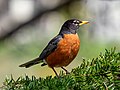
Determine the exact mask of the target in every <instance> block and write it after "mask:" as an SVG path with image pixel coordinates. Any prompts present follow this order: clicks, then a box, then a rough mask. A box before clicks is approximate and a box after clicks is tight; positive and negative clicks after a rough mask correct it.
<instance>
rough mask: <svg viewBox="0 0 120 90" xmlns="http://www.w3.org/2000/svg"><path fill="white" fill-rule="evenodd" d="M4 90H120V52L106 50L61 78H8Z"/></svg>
mask: <svg viewBox="0 0 120 90" xmlns="http://www.w3.org/2000/svg"><path fill="white" fill-rule="evenodd" d="M1 89H3V90H120V52H116V50H115V48H112V49H111V50H107V49H105V53H104V54H100V55H99V56H98V57H97V58H93V59H92V60H91V59H89V60H86V59H83V62H82V63H81V64H80V66H78V67H77V68H74V69H73V70H72V71H71V73H70V74H67V75H65V74H64V73H63V72H61V73H60V77H59V78H57V77H56V76H55V77H53V78H52V76H48V77H46V78H41V77H40V78H36V77H35V76H32V78H30V77H28V76H27V75H26V76H24V77H22V76H21V77H19V78H18V79H17V80H14V79H13V77H12V76H11V78H6V79H5V81H4V83H3V87H1Z"/></svg>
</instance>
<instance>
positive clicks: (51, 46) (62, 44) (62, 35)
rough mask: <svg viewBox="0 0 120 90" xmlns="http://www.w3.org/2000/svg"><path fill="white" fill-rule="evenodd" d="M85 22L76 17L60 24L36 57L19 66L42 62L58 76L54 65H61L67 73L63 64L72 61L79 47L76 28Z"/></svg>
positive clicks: (85, 22)
mask: <svg viewBox="0 0 120 90" xmlns="http://www.w3.org/2000/svg"><path fill="white" fill-rule="evenodd" d="M87 23H88V21H80V20H77V19H71V20H67V21H66V22H65V23H64V24H63V25H62V28H61V30H60V32H59V34H58V35H57V36H56V37H54V38H53V39H52V40H51V41H50V42H49V43H48V45H47V46H46V47H45V49H44V50H43V51H42V53H41V54H40V56H39V57H38V58H36V59H34V60H32V61H29V62H27V63H24V64H22V65H20V66H19V67H25V68H28V67H30V66H33V65H35V64H38V63H42V64H41V66H45V65H48V66H49V67H50V68H52V70H53V71H54V72H55V74H56V76H58V74H57V72H56V71H55V69H54V67H61V68H62V69H63V70H64V71H65V72H66V73H68V71H67V70H66V69H65V68H64V66H67V65H69V64H70V63H71V62H72V61H73V59H74V58H75V57H76V55H77V53H78V51H79V47H80V39H79V37H78V35H77V30H78V29H79V27H80V26H81V25H83V24H87Z"/></svg>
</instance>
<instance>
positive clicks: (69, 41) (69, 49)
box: [46, 34, 80, 67]
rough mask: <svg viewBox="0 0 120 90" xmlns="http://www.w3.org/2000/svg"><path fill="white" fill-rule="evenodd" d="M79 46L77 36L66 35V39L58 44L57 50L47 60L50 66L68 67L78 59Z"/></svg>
mask: <svg viewBox="0 0 120 90" xmlns="http://www.w3.org/2000/svg"><path fill="white" fill-rule="evenodd" d="M79 46H80V40H79V37H78V35H77V34H67V35H64V38H63V39H62V40H61V41H60V42H59V43H58V47H57V49H56V50H55V51H54V52H53V53H51V54H50V55H49V56H48V57H47V58H46V62H47V64H48V66H50V67H62V66H67V65H68V64H69V63H71V62H72V61H73V59H74V58H75V57H76V55H77V53H78V51H79Z"/></svg>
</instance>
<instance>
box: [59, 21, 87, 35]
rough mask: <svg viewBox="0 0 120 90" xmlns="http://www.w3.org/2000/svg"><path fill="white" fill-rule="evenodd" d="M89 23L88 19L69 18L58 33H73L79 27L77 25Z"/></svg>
mask: <svg viewBox="0 0 120 90" xmlns="http://www.w3.org/2000/svg"><path fill="white" fill-rule="evenodd" d="M87 23H89V22H88V21H80V20H77V19H71V20H67V21H66V22H65V23H64V24H63V26H62V28H61V30H60V33H62V34H64V33H72V34H75V33H76V31H77V30H78V29H79V27H80V26H81V25H83V24H87Z"/></svg>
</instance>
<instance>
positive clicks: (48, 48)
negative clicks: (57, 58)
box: [39, 35, 62, 60]
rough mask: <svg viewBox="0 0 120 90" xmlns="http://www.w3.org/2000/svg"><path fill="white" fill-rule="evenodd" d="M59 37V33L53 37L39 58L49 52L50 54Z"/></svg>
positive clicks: (41, 58) (60, 37)
mask: <svg viewBox="0 0 120 90" xmlns="http://www.w3.org/2000/svg"><path fill="white" fill-rule="evenodd" d="M61 39H62V36H61V35H57V36H56V37H54V38H53V39H52V40H51V41H50V42H49V43H48V45H47V46H46V47H45V49H44V50H43V51H42V53H41V54H40V56H39V58H40V60H43V59H45V58H46V57H47V56H48V55H49V54H51V53H52V52H53V51H54V50H55V49H56V48H57V44H58V42H59V41H60V40H61Z"/></svg>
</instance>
